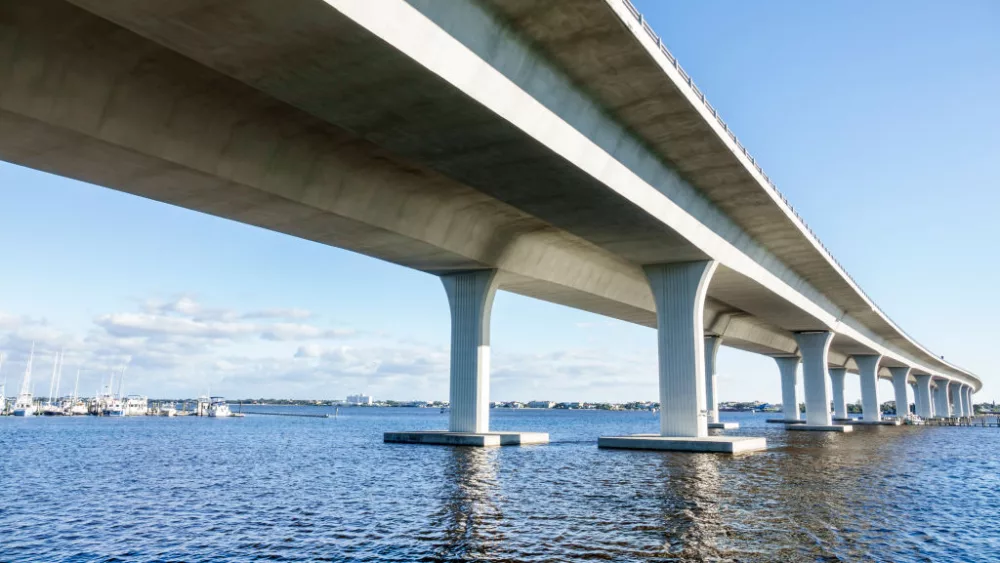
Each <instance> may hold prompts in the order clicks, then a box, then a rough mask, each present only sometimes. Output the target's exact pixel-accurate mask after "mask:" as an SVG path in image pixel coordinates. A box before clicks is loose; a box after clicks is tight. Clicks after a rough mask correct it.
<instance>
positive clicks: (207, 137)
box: [0, 0, 982, 452]
mask: <svg viewBox="0 0 1000 563" xmlns="http://www.w3.org/2000/svg"><path fill="white" fill-rule="evenodd" d="M278 6H279V5H278V4H275V3H273V2H270V1H266V0H70V1H63V0H34V1H32V2H3V3H2V4H0V84H2V85H3V86H2V90H0V158H2V159H3V160H6V161H9V162H13V163H16V164H19V165H23V166H27V167H31V168H35V169H38V170H42V171H46V172H49V173H53V174H59V175H62V176H66V177H70V178H75V179H78V180H82V181H85V182H89V183H93V184H97V185H101V186H105V187H108V188H111V189H115V190H120V191H123V192H128V193H132V194H135V195H138V196H142V197H145V198H149V199H153V200H156V201H160V202H165V203H168V204H172V205H177V206H181V207H184V208H188V209H192V210H196V211H200V212H204V213H209V214H212V215H216V216H220V217H225V218H228V219H232V220H235V221H240V222H243V223H247V224H251V225H256V226H259V227H263V228H266V229H271V230H274V231H278V232H282V233H287V234H290V235H293V236H297V237H301V238H304V239H308V240H312V241H316V242H320V243H323V244H327V245H330V246H335V247H340V248H345V249H349V250H352V251H355V252H359V253H362V254H365V255H368V256H372V257H375V258H379V259H382V260H386V261H389V262H392V263H395V264H399V265H403V266H406V267H409V268H414V269H417V270H421V271H424V272H428V273H431V274H434V275H437V276H440V277H441V280H442V282H443V284H444V287H445V290H446V292H447V295H448V300H449V304H450V307H451V318H452V338H451V368H450V370H451V372H450V399H451V405H452V407H451V413H450V418H449V428H448V431H437V432H418V433H390V434H387V435H386V437H385V439H386V440H387V441H409V442H429V443H462V444H480V445H490V444H518V443H529V442H539V441H547V435H546V434H541V433H517V432H513V433H496V432H490V431H489V356H490V346H489V342H490V311H491V307H492V301H493V296H494V294H495V292H496V291H497V290H504V291H511V292H514V293H518V294H521V295H526V296H530V297H534V298H538V299H542V300H545V301H549V302H553V303H559V304H562V305H566V306H569V307H575V308H578V309H582V310H586V311H590V312H593V313H597V314H600V315H605V316H608V317H612V318H616V319H621V320H624V321H627V322H631V323H636V324H640V325H644V326H648V327H650V328H654V329H656V330H657V331H658V350H659V352H658V353H659V370H658V377H659V386H660V402H661V411H660V433H659V435H656V436H638V437H635V436H620V437H607V438H602V439H601V442H600V445H601V446H606V447H636V448H651V449H682V450H684V449H688V450H690V449H693V450H699V451H721V452H735V451H743V450H752V449H759V448H762V447H764V440H763V439H762V438H746V437H733V436H725V435H711V436H710V435H709V432H708V430H709V428H710V427H718V426H720V425H721V423H720V422H719V420H718V409H717V406H716V402H717V401H716V395H717V384H716V380H715V367H714V366H715V353H716V351H717V350H718V347H719V346H720V345H724V346H731V347H734V348H739V349H742V350H747V351H751V352H755V353H759V354H766V355H769V356H772V357H774V358H775V359H776V364H777V365H776V367H777V369H776V370H775V373H776V375H777V377H776V378H775V383H774V384H777V382H778V381H780V385H781V389H782V396H783V399H784V405H785V413H784V420H785V421H786V422H788V426H787V428H788V429H789V430H822V431H831V432H845V431H849V430H851V428H852V425H851V424H845V423H843V422H844V421H845V419H847V410H846V405H845V401H844V380H845V378H846V377H847V374H857V376H858V377H860V380H861V389H862V402H863V407H864V415H863V419H862V420H861V421H855V422H854V424H859V423H869V424H880V423H885V422H887V421H883V420H881V415H880V413H879V397H878V385H877V384H878V379H879V378H888V379H891V380H892V382H893V389H894V393H895V399H896V404H897V405H908V404H909V402H910V401H909V396H910V395H911V394H912V396H913V398H914V401H915V403H916V409H917V414H918V415H920V416H921V417H924V418H930V417H933V416H937V417H954V416H966V415H969V414H971V412H972V410H971V404H972V401H971V399H972V393H974V392H976V391H978V390H979V389H980V388H981V385H982V384H981V382H980V380H979V379H978V378H977V377H976V376H975V375H974V374H972V373H970V372H968V371H966V370H964V369H962V368H959V367H957V366H955V365H953V364H951V363H949V362H946V361H944V360H943V358H941V357H939V356H938V355H936V354H934V353H932V352H931V351H930V350H928V349H927V348H925V347H924V346H922V345H920V344H919V343H918V342H916V341H915V340H914V339H913V338H911V337H910V336H908V335H907V334H906V333H905V332H904V331H903V330H902V328H900V327H899V326H898V325H896V324H895V323H894V322H893V321H892V320H891V319H890V318H889V317H888V315H886V314H885V313H884V312H883V311H882V310H880V309H879V308H878V306H877V305H876V304H875V302H874V301H873V300H872V299H871V298H870V297H869V296H867V295H866V294H865V293H864V291H863V290H862V289H861V288H860V287H859V286H858V284H857V283H855V282H854V281H853V280H852V279H851V277H850V276H849V275H848V274H847V273H846V272H845V271H844V269H843V268H842V267H841V266H840V265H839V264H838V263H837V261H836V260H835V259H834V257H833V256H832V255H831V254H830V252H829V251H828V250H827V249H826V248H825V247H824V246H823V245H822V244H821V243H820V241H819V240H818V239H817V237H816V236H815V235H814V234H813V233H812V232H811V231H810V230H809V228H808V227H807V226H806V224H805V222H804V221H803V219H802V218H801V217H799V216H798V215H797V214H796V213H795V211H794V209H793V208H792V206H791V204H789V202H787V201H786V200H785V199H784V197H782V195H781V194H780V192H779V191H778V190H777V189H776V188H775V186H774V185H773V184H772V183H771V181H770V180H769V179H768V177H767V175H766V174H765V173H764V171H763V170H762V169H761V167H760V166H759V164H758V163H757V162H756V161H755V159H754V158H753V156H752V155H751V154H750V153H749V152H748V151H747V150H746V149H745V148H744V147H743V146H742V145H741V144H740V142H739V141H738V140H737V138H736V136H735V135H734V134H733V132H732V131H731V130H730V129H729V127H728V126H727V125H726V124H725V122H724V121H722V119H721V118H720V116H719V115H718V113H717V112H716V110H715V109H714V108H713V107H712V106H711V105H710V104H709V103H708V101H707V100H706V99H705V97H704V95H703V94H702V93H701V92H700V91H699V90H698V89H697V87H696V86H695V84H694V83H693V82H692V80H691V79H690V77H689V76H688V75H687V74H686V73H685V72H684V71H683V69H682V68H681V67H680V65H679V64H678V63H677V61H676V59H675V58H674V57H673V56H672V55H671V54H670V53H669V51H667V49H666V48H665V47H664V45H663V41H662V40H661V39H660V38H659V37H657V36H656V34H655V33H654V32H653V30H652V29H651V28H650V27H649V26H648V25H647V24H646V23H645V21H644V20H643V18H642V16H641V14H639V13H638V12H637V11H636V10H635V9H634V8H633V7H632V5H631V4H630V3H629V2H628V0H559V1H546V2H535V1H532V0H450V1H448V2H439V1H435V0H378V1H364V2H362V1H358V0H326V1H323V0H285V1H283V2H282V3H280V8H279V7H278ZM800 365H801V370H800V367H799V366H800ZM799 371H801V381H802V384H803V386H804V395H805V402H806V413H805V420H799V419H800V414H799V412H798V403H797V400H796V399H795V397H796V388H797V386H798V383H799V379H800V378H799V375H798V372H799ZM852 377H853V375H852ZM769 384H770V383H769ZM911 387H912V390H910V388H911ZM831 400H832V402H833V405H834V408H833V413H832V414H831V412H830V407H829V405H830V403H831ZM897 418H899V417H897ZM838 419H839V420H838Z"/></svg>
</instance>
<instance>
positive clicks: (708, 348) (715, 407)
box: [705, 335, 722, 423]
mask: <svg viewBox="0 0 1000 563" xmlns="http://www.w3.org/2000/svg"><path fill="white" fill-rule="evenodd" d="M721 344H722V337H721V336H716V335H711V336H706V337H705V410H707V411H708V422H710V423H712V422H719V395H718V393H717V392H716V386H715V383H716V377H715V358H716V356H717V355H718V353H719V346H720V345H721Z"/></svg>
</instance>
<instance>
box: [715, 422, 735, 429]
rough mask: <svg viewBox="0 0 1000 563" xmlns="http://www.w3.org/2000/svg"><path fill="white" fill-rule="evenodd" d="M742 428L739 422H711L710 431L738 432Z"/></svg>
mask: <svg viewBox="0 0 1000 563" xmlns="http://www.w3.org/2000/svg"><path fill="white" fill-rule="evenodd" d="M739 427H740V423H739V422H709V423H708V428H709V430H712V429H715V430H736V429H738V428H739Z"/></svg>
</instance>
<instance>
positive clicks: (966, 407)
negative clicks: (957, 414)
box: [961, 385, 972, 416]
mask: <svg viewBox="0 0 1000 563" xmlns="http://www.w3.org/2000/svg"><path fill="white" fill-rule="evenodd" d="M961 396H962V412H964V413H965V416H972V401H970V400H969V386H968V385H963V386H962V391H961Z"/></svg>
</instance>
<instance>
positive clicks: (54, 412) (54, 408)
mask: <svg viewBox="0 0 1000 563" xmlns="http://www.w3.org/2000/svg"><path fill="white" fill-rule="evenodd" d="M62 358H63V353H62V351H60V352H59V353H58V354H53V355H52V377H51V378H50V379H49V396H48V401H47V402H46V404H45V406H43V407H42V409H41V412H40V413H39V414H43V415H45V416H61V415H62V414H63V410H62V407H61V406H59V401H55V402H54V403H53V400H54V398H55V397H57V396H59V382H60V381H61V380H62Z"/></svg>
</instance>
